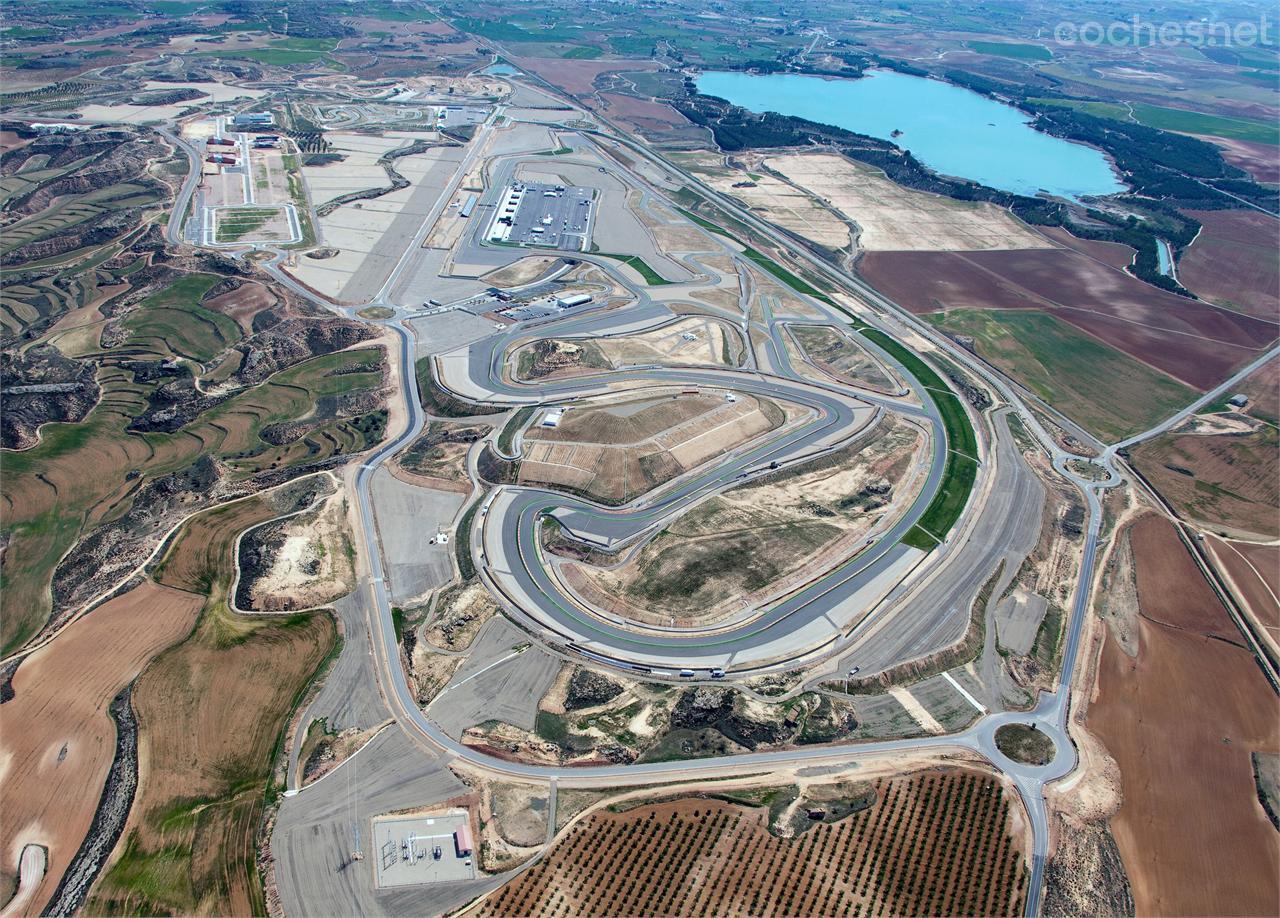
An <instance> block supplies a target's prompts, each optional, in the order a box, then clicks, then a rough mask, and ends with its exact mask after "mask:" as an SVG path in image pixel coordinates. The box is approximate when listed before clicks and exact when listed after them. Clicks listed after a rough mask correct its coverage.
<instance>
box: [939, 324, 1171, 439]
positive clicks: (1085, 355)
mask: <svg viewBox="0 0 1280 918" xmlns="http://www.w3.org/2000/svg"><path fill="white" fill-rule="evenodd" d="M926 318H927V319H928V320H929V321H930V322H932V323H933V324H934V325H935V326H936V327H938V328H940V329H941V330H943V331H945V332H948V333H950V334H960V335H968V336H970V337H972V338H973V339H974V342H975V347H976V349H977V352H978V354H980V355H981V356H982V357H983V358H984V359H986V360H988V361H990V362H991V363H992V364H994V365H995V366H996V367H998V368H999V369H1000V370H1001V371H1002V372H1004V373H1007V374H1008V375H1010V376H1012V377H1013V378H1014V379H1016V380H1018V381H1019V382H1021V383H1022V384H1023V385H1025V386H1026V387H1027V388H1028V389H1030V390H1031V391H1032V392H1034V393H1035V394H1036V395H1038V396H1040V397H1041V398H1042V399H1044V400H1045V401H1046V402H1048V403H1049V404H1050V405H1052V406H1053V407H1055V408H1057V409H1058V410H1059V411H1061V412H1062V413H1063V414H1065V415H1066V416H1067V417H1069V418H1071V419H1072V420H1073V421H1075V422H1076V423H1078V424H1080V425H1082V426H1083V427H1085V428H1086V429H1087V430H1089V431H1091V432H1092V433H1095V434H1097V435H1098V436H1100V437H1102V438H1104V439H1122V438H1123V437H1125V436H1127V435H1129V434H1133V433H1137V432H1139V431H1141V430H1146V429H1147V428H1148V427H1151V426H1152V425H1154V424H1156V423H1157V422H1159V421H1160V420H1162V419H1163V418H1165V417H1167V416H1169V415H1170V414H1173V413H1174V412H1175V411H1177V410H1178V409H1179V408H1181V407H1183V406H1184V405H1186V404H1188V403H1190V402H1192V401H1194V400H1195V396H1196V393H1195V392H1194V391H1193V390H1192V389H1190V388H1188V387H1186V386H1184V385H1182V384H1180V383H1178V382H1176V381H1174V380H1172V379H1169V378H1168V377H1167V376H1164V375H1162V374H1160V373H1156V372H1155V371H1153V370H1151V369H1150V368H1148V367H1146V366H1144V365H1143V364H1141V363H1139V362H1138V361H1136V360H1132V359H1130V358H1128V357H1126V356H1125V355H1124V354H1122V353H1120V352H1119V351H1117V350H1114V349H1112V348H1109V347H1107V346H1106V345H1105V344H1103V343H1102V342H1100V341H1098V340H1096V339H1095V338H1092V337H1089V336H1088V335H1084V334H1081V333H1080V332H1079V331H1077V330H1076V329H1074V328H1072V327H1071V326H1070V325H1068V324H1067V323H1065V322H1062V321H1060V320H1058V319H1057V318H1055V317H1054V316H1052V315H1050V314H1048V313H1045V312H1040V311H1038V310H1016V311H1015V310H982V311H980V310H975V309H961V310H954V311H948V312H946V313H940V314H930V315H928V316H926Z"/></svg>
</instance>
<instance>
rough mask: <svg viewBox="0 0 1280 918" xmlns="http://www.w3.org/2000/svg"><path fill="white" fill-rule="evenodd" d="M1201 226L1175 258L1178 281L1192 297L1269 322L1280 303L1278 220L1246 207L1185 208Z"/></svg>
mask: <svg viewBox="0 0 1280 918" xmlns="http://www.w3.org/2000/svg"><path fill="white" fill-rule="evenodd" d="M1190 214H1191V216H1193V217H1195V218H1196V219H1197V220H1199V221H1200V223H1201V224H1202V225H1203V229H1202V230H1201V231H1200V235H1199V236H1197V237H1196V241H1195V242H1193V243H1192V244H1191V246H1190V247H1189V248H1188V249H1187V250H1186V251H1185V252H1184V253H1183V255H1182V257H1181V258H1180V259H1179V260H1178V279H1179V280H1180V281H1182V284H1183V285H1184V286H1185V287H1186V288H1187V289H1188V290H1191V291H1194V292H1195V293H1196V294H1197V295H1199V296H1202V297H1204V298H1206V299H1208V300H1210V301H1212V302H1214V303H1218V304H1219V305H1222V306H1226V307H1228V308H1230V309H1237V310H1239V311H1240V312H1243V313H1247V314H1248V315H1251V316H1257V317H1258V318H1260V319H1268V320H1271V321H1274V320H1275V318H1276V313H1277V303H1280V265H1278V264H1277V259H1276V246H1275V242H1276V237H1277V235H1278V234H1280V223H1278V222H1277V221H1276V219H1275V218H1274V217H1270V216H1268V215H1267V214H1262V213H1258V212H1257V211H1250V210H1212V211H1190Z"/></svg>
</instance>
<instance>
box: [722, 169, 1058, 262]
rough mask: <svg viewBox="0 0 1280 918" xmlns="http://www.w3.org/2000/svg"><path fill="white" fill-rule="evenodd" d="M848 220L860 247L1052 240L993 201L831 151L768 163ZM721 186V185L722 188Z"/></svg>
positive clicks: (995, 245)
mask: <svg viewBox="0 0 1280 918" xmlns="http://www.w3.org/2000/svg"><path fill="white" fill-rule="evenodd" d="M765 165H766V166H768V167H769V168H770V169H773V170H774V171H776V172H778V173H779V174H781V175H783V176H785V177H786V178H788V179H789V180H791V181H792V182H795V183H796V184H797V185H799V186H800V187H801V188H804V189H806V190H807V191H808V192H809V193H810V194H811V195H813V196H814V197H815V198H817V199H818V200H821V201H826V202H827V203H828V206H830V207H832V208H833V209H834V210H835V211H836V213H839V214H843V215H844V217H845V219H847V220H850V221H857V225H858V248H859V249H860V250H862V251H868V252H876V251H922V252H927V251H970V250H974V251H976V250H982V249H1025V248H1032V249H1038V248H1048V247H1049V246H1050V245H1051V243H1050V242H1049V241H1048V240H1046V239H1045V238H1044V237H1043V236H1041V235H1039V234H1037V233H1036V232H1034V231H1033V230H1031V229H1030V228H1029V227H1028V226H1026V224H1024V223H1022V222H1021V221H1020V220H1018V219H1017V218H1016V217H1013V216H1012V215H1010V214H1009V213H1008V212H1007V211H1005V210H1002V209H1001V208H999V207H996V206H995V205H993V204H982V203H976V202H961V201H953V200H951V199H950V198H944V197H939V196H938V195H934V194H927V193H925V192H922V191H913V190H912V189H910V188H904V187H902V186H901V185H898V184H896V183H895V182H893V181H892V180H891V179H890V178H888V176H886V175H885V174H884V173H883V172H882V171H880V170H879V169H876V168H873V167H871V166H868V165H866V164H864V163H858V162H854V161H853V160H851V159H847V158H846V157H843V156H836V155H832V154H830V153H790V154H787V155H785V156H776V157H773V158H771V159H768V160H766V161H765ZM722 190H723V189H722Z"/></svg>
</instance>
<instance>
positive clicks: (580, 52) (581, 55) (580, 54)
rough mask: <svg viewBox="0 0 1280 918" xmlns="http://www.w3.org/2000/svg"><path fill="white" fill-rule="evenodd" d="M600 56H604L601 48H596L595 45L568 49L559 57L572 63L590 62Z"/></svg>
mask: <svg viewBox="0 0 1280 918" xmlns="http://www.w3.org/2000/svg"><path fill="white" fill-rule="evenodd" d="M602 54H604V49H603V48H598V47H596V46H595V45H578V46H577V47H576V48H570V49H569V50H568V51H566V52H565V53H564V54H562V55H560V56H561V57H564V58H568V59H569V60H573V61H590V60H595V59H596V58H597V57H599V56H600V55H602Z"/></svg>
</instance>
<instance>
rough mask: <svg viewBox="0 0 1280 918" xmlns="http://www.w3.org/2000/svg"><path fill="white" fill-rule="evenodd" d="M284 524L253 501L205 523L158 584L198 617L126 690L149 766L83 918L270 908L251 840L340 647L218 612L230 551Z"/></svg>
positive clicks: (327, 624)
mask: <svg viewBox="0 0 1280 918" xmlns="http://www.w3.org/2000/svg"><path fill="white" fill-rule="evenodd" d="M290 487H298V486H296V485H295V486H290ZM280 512H281V510H280V508H279V507H277V506H275V505H273V503H272V502H271V500H269V499H268V498H267V497H254V498H250V499H249V500H246V501H242V502H241V503H238V504H233V505H230V506H227V507H223V508H219V509H216V510H213V511H210V512H208V513H205V514H202V515H201V516H199V517H196V518H194V519H193V520H192V522H191V523H190V524H189V525H188V526H187V527H186V528H185V529H184V530H183V532H182V533H181V534H180V535H179V536H178V537H177V538H176V540H175V543H174V545H173V547H172V549H171V550H170V552H169V554H168V556H167V558H166V563H165V564H164V565H163V567H162V568H161V570H160V575H159V576H160V579H161V580H162V581H164V582H166V583H172V584H174V585H176V586H178V587H182V588H184V589H189V590H192V591H193V594H194V595H195V596H198V597H201V598H203V600H204V607H203V610H202V611H201V613H200V618H199V621H198V622H197V624H196V627H195V630H194V631H192V632H191V633H190V634H189V636H188V637H187V639H186V640H185V641H183V642H182V643H180V644H178V645H177V646H175V647H173V648H171V649H170V650H168V651H167V652H165V653H163V654H161V655H160V656H159V657H158V658H156V660H155V661H154V662H153V663H152V664H151V665H150V666H148V667H147V668H146V670H145V671H144V672H143V673H142V675H141V676H140V677H139V679H138V682H137V685H136V686H135V688H134V693H133V706H134V710H135V711H136V712H137V716H138V729H139V744H138V755H139V758H140V760H141V761H143V762H146V763H147V764H146V767H145V769H143V770H142V771H141V774H140V780H139V784H138V791H137V795H136V796H135V798H134V803H133V809H132V810H131V812H130V816H129V822H128V824H127V825H126V827H125V833H124V835H123V837H122V838H121V840H120V842H119V843H118V844H117V848H116V860H115V862H114V863H113V864H112V866H111V867H110V868H109V869H108V870H106V871H105V872H104V873H103V874H102V875H101V876H100V877H99V879H98V882H97V883H96V885H95V887H94V890H93V893H92V896H91V898H90V901H89V903H88V905H87V909H88V910H89V911H90V912H91V913H101V912H109V913H122V912H123V913H134V914H136V913H142V912H148V913H157V912H184V913H189V912H193V911H198V910H201V909H205V910H208V911H210V912H212V913H217V914H258V913H261V912H262V911H263V910H264V908H265V903H264V902H263V900H262V884H261V880H260V879H259V878H258V874H257V863H256V860H257V854H256V844H255V840H256V837H257V832H258V825H259V820H260V818H261V814H262V808H263V806H264V803H265V796H266V793H267V785H268V781H269V778H270V768H271V764H272V761H273V758H274V756H275V753H276V749H277V744H278V742H279V740H280V736H281V731H282V730H283V729H284V725H285V722H286V720H287V719H288V716H289V714H290V713H291V712H292V710H293V708H294V706H295V705H296V704H297V702H298V698H299V696H300V695H301V693H302V692H303V691H304V689H305V688H306V686H307V685H308V684H309V682H310V681H311V679H312V677H313V676H314V674H315V672H316V670H317V668H318V667H319V666H320V665H321V663H322V662H323V661H324V660H325V658H326V657H327V656H328V654H329V653H330V651H331V650H332V649H333V647H334V644H335V641H336V639H337V635H336V630H335V628H334V625H333V622H332V620H331V619H330V618H329V617H328V616H327V615H325V614H322V613H315V614H299V615H294V616H289V617H284V618H281V617H272V618H252V617H244V616H239V615H236V614H234V613H232V612H231V611H230V610H229V609H228V607H227V589H228V587H229V585H230V582H231V574H232V569H233V565H234V561H233V558H232V547H233V544H234V540H235V538H236V537H237V536H238V535H239V534H240V533H241V532H243V531H244V529H245V528H246V527H247V526H249V525H252V524H253V523H256V522H261V521H262V520H264V519H270V518H271V517H273V516H276V515H278V514H279V513H280Z"/></svg>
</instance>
